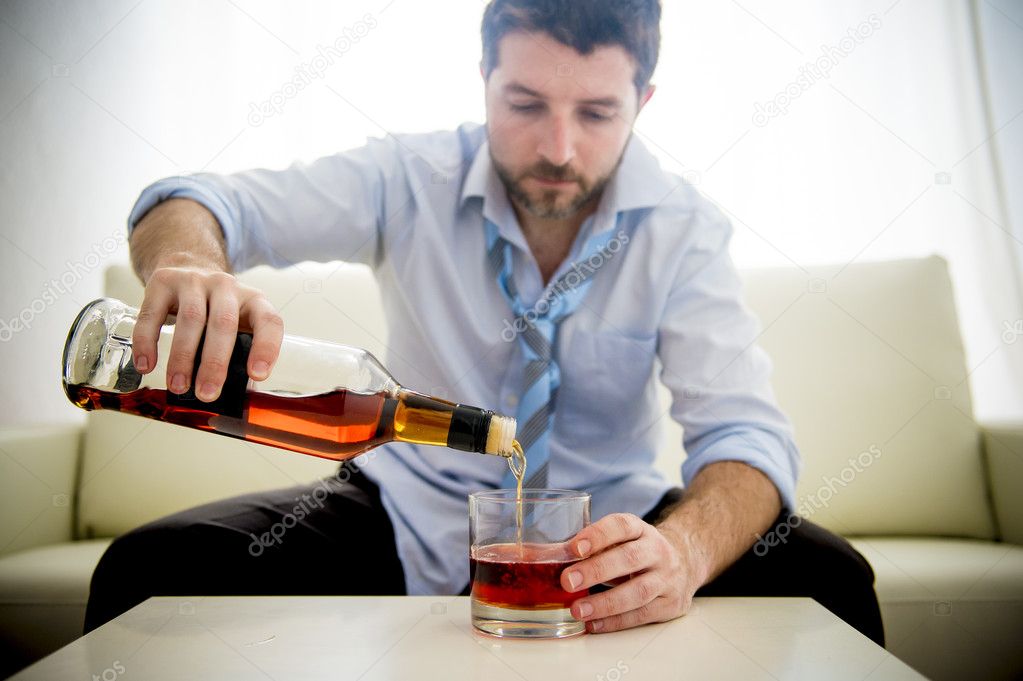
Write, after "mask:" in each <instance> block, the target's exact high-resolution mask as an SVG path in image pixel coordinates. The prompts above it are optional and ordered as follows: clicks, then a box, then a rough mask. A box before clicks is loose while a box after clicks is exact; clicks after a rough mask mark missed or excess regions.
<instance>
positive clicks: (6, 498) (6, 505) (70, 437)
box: [0, 425, 82, 555]
mask: <svg viewBox="0 0 1023 681" xmlns="http://www.w3.org/2000/svg"><path fill="white" fill-rule="evenodd" d="M81 441H82V427H81V426H78V425H54V426H36V427H24V428H19V427H5V428H0V555H3V554H7V553H14V552H15V551H21V550H23V549H27V548H31V547H33V546H41V545H43V544H53V543H56V542H62V541H69V540H71V539H72V527H73V522H72V521H73V517H72V516H73V512H74V505H75V495H76V493H77V490H76V489H75V486H76V483H77V476H78V462H79V458H80V456H81V454H80V450H81Z"/></svg>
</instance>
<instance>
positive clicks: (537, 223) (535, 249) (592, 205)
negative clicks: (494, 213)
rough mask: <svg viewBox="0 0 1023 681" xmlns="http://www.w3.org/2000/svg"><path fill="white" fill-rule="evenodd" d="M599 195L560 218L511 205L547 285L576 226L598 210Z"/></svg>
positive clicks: (566, 251)
mask: <svg viewBox="0 0 1023 681" xmlns="http://www.w3.org/2000/svg"><path fill="white" fill-rule="evenodd" d="M598 203H599V197H594V198H593V200H591V201H590V202H589V203H588V204H587V205H586V206H583V207H582V208H581V209H579V211H578V212H577V213H576V214H575V215H572V216H570V217H567V218H563V219H545V218H538V217H534V216H533V215H531V214H530V213H529V212H527V211H525V210H522V209H521V208H519V206H517V205H515V204H514V202H513V203H512V206H513V208H514V210H515V216H516V217H517V218H518V220H519V226H520V227H521V228H522V234H523V235H524V236H525V237H526V243H527V244H528V245H529V250H530V251H532V253H533V257H534V258H535V259H536V263H537V265H538V266H539V267H540V276H541V277H542V278H543V283H544V285H546V284H547V283H548V282H549V281H550V279H551V277H553V276H554V273H555V272H556V271H557V269H558V267H559V266H560V265H561V263H562V262H564V261H565V258H567V257H568V252H569V251H570V250H571V249H572V244H573V243H574V242H575V238H576V236H577V235H578V234H579V228H580V227H581V226H582V224H583V222H584V221H585V220H586V218H588V217H589V216H590V215H592V214H593V213H594V212H595V211H596V210H597V205H598Z"/></svg>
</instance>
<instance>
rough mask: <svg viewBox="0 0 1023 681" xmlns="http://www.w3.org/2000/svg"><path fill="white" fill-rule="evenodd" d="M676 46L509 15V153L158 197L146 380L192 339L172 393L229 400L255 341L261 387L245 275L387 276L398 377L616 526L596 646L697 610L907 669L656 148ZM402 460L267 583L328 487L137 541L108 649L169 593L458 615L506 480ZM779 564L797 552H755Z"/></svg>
mask: <svg viewBox="0 0 1023 681" xmlns="http://www.w3.org/2000/svg"><path fill="white" fill-rule="evenodd" d="M659 21H660V7H659V4H658V2H657V0H646V1H639V2H628V3H625V2H619V1H615V0H595V1H593V2H588V3H571V2H568V1H565V0H561V1H558V0H494V1H493V2H491V3H490V4H489V5H488V7H487V9H486V11H485V14H484V19H483V27H482V35H483V61H482V63H481V69H480V71H481V74H482V76H483V78H484V81H485V91H486V110H487V123H486V126H485V127H483V126H479V125H474V124H464V125H462V126H460V127H459V128H458V129H457V130H456V131H453V132H438V133H432V134H423V135H403V136H389V137H388V138H386V139H384V140H372V141H370V143H369V144H367V146H365V147H363V148H361V149H357V150H354V151H351V152H347V153H343V154H337V155H335V156H331V157H327V158H324V159H320V160H319V161H316V162H314V163H312V164H310V165H306V166H302V165H298V166H293V167H292V168H290V169H288V170H285V171H281V172H270V171H250V172H244V173H238V174H235V175H230V176H217V175H208V174H207V175H198V176H193V177H190V178H171V179H168V180H163V181H161V182H158V183H156V184H154V185H152V186H151V187H149V188H147V189H146V191H145V192H144V193H143V194H142V196H141V197H140V199H139V201H138V203H137V204H136V206H135V209H134V210H133V212H132V215H131V217H130V224H131V226H132V230H133V231H132V235H131V250H132V258H133V262H134V265H135V268H136V270H137V272H138V273H139V275H140V276H141V277H142V279H143V280H144V281H145V282H146V295H145V301H144V303H143V305H142V308H141V311H140V316H139V322H138V325H137V327H136V331H135V337H134V342H135V362H136V365H137V367H138V369H139V371H141V372H143V373H145V372H148V371H151V370H152V369H153V367H154V366H155V364H156V346H155V338H156V335H157V331H158V328H159V325H160V324H161V323H162V322H163V321H164V319H165V317H166V316H167V315H168V314H169V313H175V314H176V318H177V321H176V330H175V334H174V339H173V347H172V348H171V351H170V356H169V360H168V364H167V367H168V368H167V384H168V386H169V388H170V390H172V391H173V392H177V393H180V392H184V391H185V390H187V389H188V388H189V387H190V386H191V385H193V384H194V385H195V390H196V394H197V396H198V398H199V399H201V400H206V401H209V400H212V399H215V398H216V397H217V395H218V394H219V391H220V388H221V384H222V383H223V380H224V376H225V370H226V365H227V360H228V358H229V355H230V351H231V347H232V345H233V339H234V336H235V334H236V332H237V330H238V328H239V326H243V327H246V328H250V329H252V331H253V333H254V341H253V345H252V350H251V353H250V356H249V359H248V366H247V368H248V372H249V375H250V377H251V378H252V379H254V380H261V379H264V378H265V377H266V376H267V375H268V374H269V373H270V371H272V367H273V365H274V362H275V360H276V358H277V353H278V350H279V346H280V342H281V336H282V333H283V324H282V321H281V317H280V316H279V315H278V314H277V312H276V311H275V310H274V308H273V307H272V306H271V305H270V303H269V302H267V300H266V299H265V298H264V297H263V296H262V295H261V294H260V292H259V291H256V290H253V289H251V288H249V287H246V286H243V285H241V284H239V283H238V282H237V281H236V280H235V279H234V277H233V276H231V275H230V274H229V273H228V272H230V271H233V270H238V269H243V268H246V267H249V266H252V265H254V264H257V263H269V264H271V265H275V266H284V265H287V264H289V263H291V262H298V261H301V260H308V259H319V260H333V259H340V260H349V261H361V262H365V263H369V264H370V265H372V266H373V267H374V269H375V271H376V274H377V278H378V280H379V282H380V286H381V291H382V296H383V301H384V306H385V308H386V312H387V317H388V323H389V325H390V330H391V333H390V341H389V343H390V348H389V350H390V352H389V354H388V358H387V359H388V365H389V367H390V368H391V369H392V370H394V373H395V374H396V375H397V376H399V378H402V379H403V380H407V381H408V382H409V383H410V384H415V383H418V384H420V385H424V386H436V385H441V386H447V389H448V391H449V392H450V393H451V394H450V396H451V397H457V399H458V400H460V401H463V402H466V403H471V404H479V405H482V406H487V407H491V408H494V409H497V410H498V411H509V412H510V411H512V410H514V411H515V413H516V414H517V416H518V417H519V433H520V438H522V439H524V446H527V455H528V456H529V460H530V467H531V470H532V471H533V473H532V475H531V477H530V483H529V484H532V485H537V486H557V487H568V488H575V489H585V490H587V491H590V492H591V493H592V495H593V517H594V518H596V520H595V522H593V524H592V525H590V526H589V527H587V528H585V529H584V530H582V531H581V532H580V533H579V534H578V535H577V536H576V537H575V538H574V539H573V542H572V546H573V548H574V549H575V550H576V551H577V553H578V555H579V556H580V558H582V560H581V561H580V562H579V563H577V564H576V565H574V566H572V567H570V568H568V569H566V570H565V571H564V573H563V574H562V575H561V581H562V585H563V586H564V587H565V588H566V589H568V590H571V591H581V590H584V589H587V588H589V587H598V588H597V589H595V590H594V593H593V594H592V595H590V596H585V597H581V598H580V599H578V600H577V601H575V603H574V604H573V605H572V613H573V615H574V616H575V617H577V618H579V619H581V620H585V621H586V623H587V629H588V631H590V632H593V633H599V632H610V631H615V630H620V629H624V628H628V627H633V626H637V625H642V624H645V623H649V622H657V621H665V620H668V619H672V618H675V617H678V616H680V615H683V614H685V612H686V611H687V610H688V609H689V607H690V605H691V603H692V598H693V596H694V594H696V593H697V592H698V591H699V593H701V594H707V595H808V596H812V597H814V598H817V599H818V600H819V601H821V602H822V603H823V604H824V605H825V606H827V607H829V608H831V609H832V610H833V611H835V612H836V613H837V614H838V615H839V616H841V617H843V618H844V619H846V620H847V621H848V622H850V623H851V624H852V625H853V626H855V627H857V628H858V629H860V630H861V631H862V632H863V633H865V634H866V635H868V636H870V637H871V638H872V639H873V640H875V641H877V642H878V643H882V644H883V632H882V627H881V621H880V615H879V612H878V607H877V600H876V597H875V595H874V590H873V573H872V572H871V570H870V567H869V565H868V564H867V563H866V561H864V560H863V558H862V557H861V556H859V554H857V553H856V552H855V551H854V550H853V549H852V548H851V547H850V546H849V544H848V543H846V542H845V541H844V540H842V539H840V538H838V537H836V536H834V535H832V534H830V533H828V532H826V531H824V530H823V529H821V528H818V527H815V526H813V525H811V524H810V523H808V522H805V521H800V519H798V518H797V517H796V516H793V515H790V513H789V509H794V508H795V506H796V504H795V498H794V493H795V480H796V475H797V469H798V462H799V455H798V452H797V450H796V447H795V445H794V443H793V440H792V435H791V430H790V427H789V424H788V422H787V421H786V419H785V417H784V416H783V415H782V414H781V413H780V411H779V410H778V408H777V406H776V404H775V401H774V397H773V394H772V391H771V388H770V385H769V372H770V365H769V361H768V359H767V358H766V357H765V355H764V354H763V352H762V351H761V350H760V349H759V348H757V347H756V346H755V345H754V340H755V338H756V334H757V330H756V323H755V321H754V320H753V319H752V317H751V316H750V314H749V313H748V312H747V311H746V309H745V308H744V307H743V305H742V303H741V301H740V284H739V281H738V279H737V276H736V274H735V271H734V268H733V266H732V264H731V261H730V259H729V256H728V242H729V237H730V234H731V228H730V226H729V224H728V222H727V220H726V219H725V218H724V217H723V216H722V214H721V213H720V212H719V211H718V210H716V209H715V208H714V207H713V206H712V205H710V204H709V203H708V202H707V201H706V200H704V199H703V198H702V197H701V196H700V195H699V194H698V193H696V192H695V191H694V190H693V189H692V188H691V187H688V186H685V185H684V184H683V183H682V182H681V180H680V179H679V178H678V177H675V176H672V175H669V174H666V173H665V172H663V171H662V170H661V169H660V168H659V166H658V164H657V162H656V161H655V160H654V158H653V157H652V156H651V154H650V153H649V152H648V151H647V150H646V149H645V148H644V147H643V145H642V144H641V143H640V142H639V140H637V139H636V138H635V137H633V135H632V126H633V123H634V121H635V120H636V117H637V115H638V114H639V112H640V110H641V109H642V108H643V106H644V105H645V104H646V103H647V102H648V101H649V100H650V97H651V96H652V95H653V92H654V86H653V85H651V84H650V76H651V74H652V72H653V69H654V65H655V64H656V60H657V53H658V48H659V40H660V38H659V35H660V34H659ZM204 330H205V333H206V336H205V342H204V344H203V346H202V350H201V356H199V357H195V354H196V349H197V347H198V344H199V340H200V336H201V335H202V334H203V332H204ZM655 357H657V358H658V359H659V364H660V367H661V373H660V378H661V380H662V381H663V382H664V383H665V384H666V385H667V386H668V388H670V389H671V391H672V393H673V395H674V398H675V399H674V404H673V407H672V409H671V415H672V417H673V418H675V419H677V420H678V421H679V422H681V423H682V425H683V426H684V428H685V438H684V440H685V441H684V445H685V450H686V452H687V455H688V456H687V458H686V460H685V463H684V465H683V466H682V472H683V477H684V480H685V483H686V487H685V491H684V493H683V492H682V490H680V489H677V488H675V489H672V488H671V486H670V485H669V484H668V483H667V482H666V481H664V480H663V479H662V478H661V477H660V476H659V475H657V473H656V472H655V471H654V469H653V467H652V462H653V459H654V451H655V447H656V429H652V428H651V427H650V426H651V424H653V423H655V422H656V421H657V420H658V418H659V416H660V414H659V411H658V410H657V403H656V398H655V395H654V392H653V391H654V388H655V386H654V383H653V381H652V376H651V374H652V372H653V368H654V358H655ZM196 364H197V365H198V368H197V370H196V371H194V369H195V366H196ZM404 377H408V378H407V379H405V378H404ZM378 451H379V455H378V456H375V457H374V458H373V461H372V462H370V463H369V464H367V465H365V466H364V467H362V468H361V469H359V470H355V469H353V474H352V477H351V479H350V483H351V484H346V485H344V486H342V487H341V488H340V489H337V490H335V491H334V492H333V493H332V494H331V495H330V498H329V499H328V500H327V501H326V503H325V506H324V508H322V509H319V510H316V511H314V512H311V513H309V514H308V515H305V517H304V518H302V519H300V520H299V521H298V523H297V524H296V526H295V527H293V528H292V529H290V530H289V531H288V534H287V536H285V537H284V538H283V541H282V542H281V543H280V544H279V545H275V546H272V547H269V548H267V550H266V551H265V552H263V551H260V552H258V553H259V555H258V556H257V555H253V553H254V552H249V551H247V550H246V547H247V546H248V545H249V544H250V543H251V539H250V537H251V536H259V535H260V534H261V533H263V532H265V531H266V528H268V527H270V526H271V525H272V524H274V523H276V522H279V521H280V520H281V518H282V517H283V516H284V515H285V514H286V513H288V511H289V510H290V509H291V508H292V507H293V506H294V503H295V500H297V499H299V498H300V497H301V496H302V495H303V494H304V493H306V492H308V490H309V489H311V487H299V488H293V489H289V490H281V491H278V492H273V493H267V494H253V495H246V496H243V497H239V498H236V499H231V500H226V501H222V502H216V503H213V504H209V505H206V506H203V507H200V508H198V509H192V510H189V511H185V512H183V513H180V514H176V515H174V516H171V517H170V518H165V519H162V520H159V521H156V522H155V523H151V524H149V525H147V526H144V527H142V528H139V529H137V530H135V531H133V532H131V533H129V534H128V535H126V536H124V537H121V538H119V539H118V540H117V541H115V542H114V544H113V545H112V546H111V548H110V549H109V551H108V552H107V554H106V555H105V556H104V558H103V559H102V561H101V562H100V565H99V566H98V567H97V570H96V574H95V576H94V579H93V584H92V593H91V596H90V603H89V611H88V615H87V629H88V628H92V627H94V626H97V625H98V624H100V623H102V622H104V621H106V620H107V619H109V618H110V617H113V616H115V615H117V614H118V613H119V612H122V611H123V610H124V609H126V608H128V607H130V606H131V605H133V604H134V603H137V602H139V601H140V600H142V599H144V598H145V597H147V596H149V595H154V594H168V595H173V594H185V593H188V594H197V593H224V594H243V593H314V594H315V593H337V594H344V593H413V594H440V593H448V594H457V593H460V592H462V593H464V590H465V588H466V584H467V581H468V566H467V562H468V561H467V558H466V554H467V546H466V543H467V533H466V495H467V494H468V493H469V492H471V491H474V490H476V489H484V488H488V487H491V488H493V487H499V486H501V485H502V479H503V478H504V475H505V471H504V466H503V461H501V460H499V459H496V458H491V457H472V456H466V455H463V454H457V455H452V454H451V453H450V452H448V451H445V450H443V449H439V448H429V447H418V446H414V445H408V444H394V445H385V446H384V447H382V448H381V450H378ZM758 536H767V537H771V538H772V539H774V540H777V539H779V538H780V540H778V541H768V542H762V543H759V544H757V545H756V548H753V547H754V542H756V541H757V538H758ZM599 585H605V586H607V585H613V586H611V588H605V589H604V590H600V587H599Z"/></svg>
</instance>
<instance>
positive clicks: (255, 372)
mask: <svg viewBox="0 0 1023 681" xmlns="http://www.w3.org/2000/svg"><path fill="white" fill-rule="evenodd" d="M242 317H243V318H244V319H246V320H247V321H248V323H249V325H250V326H251V327H252V348H251V349H250V350H249V364H248V367H247V368H248V372H249V377H250V378H252V380H254V381H262V380H265V379H266V378H267V377H268V376H269V375H270V371H271V370H272V369H273V366H274V364H275V363H276V362H277V357H278V355H279V354H280V352H281V342H282V341H283V339H284V320H283V319H282V318H281V315H280V314H279V313H278V312H277V310H276V308H274V306H273V305H272V304H271V303H270V301H269V300H267V299H266V298H264V297H263V296H262V295H255V296H253V297H252V298H250V299H249V300H247V301H246V303H245V304H244V305H243V307H242Z"/></svg>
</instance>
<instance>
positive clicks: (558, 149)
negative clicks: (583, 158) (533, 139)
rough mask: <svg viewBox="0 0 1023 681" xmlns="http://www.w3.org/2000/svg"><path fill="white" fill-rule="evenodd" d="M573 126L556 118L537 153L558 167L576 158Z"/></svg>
mask: <svg viewBox="0 0 1023 681" xmlns="http://www.w3.org/2000/svg"><path fill="white" fill-rule="evenodd" d="M572 136H573V135H572V128H571V124H570V123H568V122H567V121H565V120H564V119H562V118H558V117H555V118H554V119H553V120H552V122H551V124H550V127H549V128H548V129H547V131H546V133H545V134H544V137H543V139H542V140H541V141H540V146H539V147H538V148H537V153H539V154H540V156H542V157H543V158H544V159H546V160H547V161H548V162H550V163H551V164H553V165H556V166H563V165H565V164H566V163H568V162H569V161H571V160H572V158H573V157H575V142H574V141H573V139H572Z"/></svg>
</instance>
